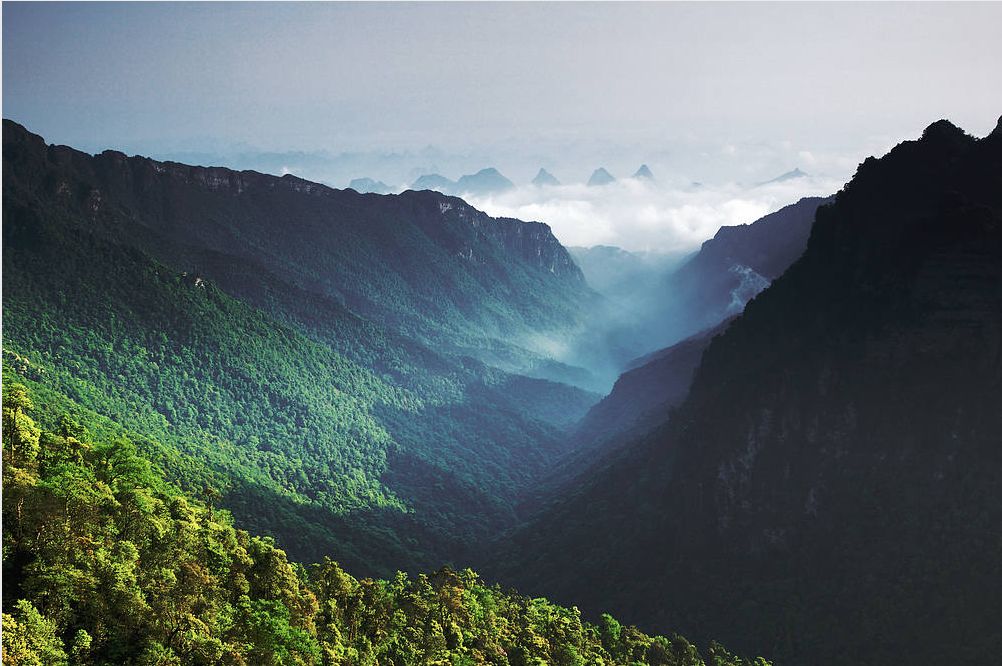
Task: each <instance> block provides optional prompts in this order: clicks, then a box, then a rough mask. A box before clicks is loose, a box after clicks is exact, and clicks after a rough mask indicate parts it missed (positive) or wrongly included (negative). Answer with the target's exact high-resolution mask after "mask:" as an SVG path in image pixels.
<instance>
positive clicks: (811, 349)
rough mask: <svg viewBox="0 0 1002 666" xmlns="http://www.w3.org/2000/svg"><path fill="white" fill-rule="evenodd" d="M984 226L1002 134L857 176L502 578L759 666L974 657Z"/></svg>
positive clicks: (944, 136)
mask: <svg viewBox="0 0 1002 666" xmlns="http://www.w3.org/2000/svg"><path fill="white" fill-rule="evenodd" d="M1000 230H1002V121H1000V125H999V127H997V128H996V130H995V131H994V132H993V133H992V134H990V135H989V136H987V137H985V138H983V139H980V140H979V139H974V138H972V137H970V136H968V135H966V134H965V133H964V132H963V131H962V130H960V129H958V128H957V127H955V126H953V125H951V124H950V123H948V122H946V121H939V122H937V123H934V124H933V125H931V126H929V128H928V129H926V130H925V132H924V133H923V135H922V137H921V138H920V139H918V140H915V141H908V142H905V143H902V144H900V145H899V146H897V147H896V148H894V149H893V150H892V151H891V152H890V153H888V154H887V155H886V156H884V157H882V158H880V159H875V158H869V159H867V160H866V161H865V162H864V163H862V164H861V165H860V167H859V169H858V171H857V173H856V175H855V177H854V178H853V179H852V181H851V182H849V183H848V184H847V185H846V186H845V188H843V189H842V190H841V191H840V192H839V193H838V194H837V195H835V197H834V200H833V201H831V202H830V203H827V204H826V205H823V206H821V207H819V208H817V214H816V221H815V223H814V225H813V227H812V230H811V233H810V238H809V241H808V243H807V247H806V250H805V251H804V253H803V256H802V257H800V258H799V259H798V260H796V261H795V262H794V263H793V264H792V265H791V266H790V267H789V268H787V269H786V270H785V272H783V273H782V275H780V276H778V277H775V279H773V280H772V282H771V284H770V285H769V286H768V287H767V288H766V289H765V290H764V291H762V292H761V293H760V294H759V295H758V296H757V297H755V298H754V299H753V300H751V302H749V303H748V305H747V307H746V308H745V309H744V311H743V313H742V314H741V315H740V316H739V317H737V318H736V319H735V320H734V321H732V322H730V323H729V324H727V325H726V326H725V328H724V329H721V330H719V331H716V332H714V333H713V335H712V338H711V339H710V341H709V343H708V345H706V349H705V351H704V352H703V353H702V357H701V360H700V361H699V363H698V365H697V366H696V369H695V372H694V375H693V378H692V382H691V388H689V390H688V392H687V395H686V397H685V399H684V400H683V401H681V403H680V404H677V406H676V407H675V408H674V409H672V408H671V405H670V404H669V405H665V406H664V407H662V408H660V409H658V410H657V411H659V412H660V414H661V416H660V418H657V417H656V416H654V417H651V416H647V417H646V418H645V419H644V420H642V421H640V422H639V426H638V427H637V428H635V429H634V430H624V431H623V433H622V439H621V440H620V441H615V442H613V443H612V444H606V445H605V446H606V447H607V448H608V449H609V450H611V451H613V452H614V455H610V456H607V457H601V456H595V459H596V460H597V461H598V462H597V464H596V465H595V467H594V468H592V469H590V470H586V471H585V472H584V473H583V474H582V475H581V476H579V478H578V480H577V481H576V482H575V483H574V484H573V485H571V486H570V487H568V486H566V485H565V486H563V489H564V493H563V494H562V495H561V496H559V497H556V498H554V499H552V500H551V503H550V504H548V505H545V506H544V507H542V508H541V509H540V508H539V507H538V505H536V508H535V510H536V514H535V518H534V519H533V521H532V523H531V524H530V525H529V526H528V527H525V528H522V529H520V530H519V531H517V532H516V533H515V534H513V535H509V536H508V537H506V540H505V547H504V548H502V550H501V551H500V552H499V553H498V558H497V561H498V566H499V567H500V568H501V569H502V570H504V571H505V572H507V573H506V576H505V580H508V581H512V582H517V583H518V584H519V585H522V586H524V587H531V588H533V589H538V590H541V591H543V592H545V593H547V594H549V595H552V596H554V597H555V598H557V599H563V600H568V599H573V601H574V603H578V604H581V606H582V608H585V609H595V608H596V607H597V606H598V605H599V604H601V607H602V608H608V607H609V604H610V603H611V604H612V607H613V608H614V610H615V611H616V612H618V613H620V614H621V615H623V616H624V617H625V618H627V619H629V620H630V621H634V622H638V623H640V624H641V626H669V625H671V626H678V627H681V628H682V629H683V631H684V632H686V633H687V634H689V635H693V636H696V637H697V638H698V637H700V636H703V635H705V634H706V633H707V632H711V631H715V632H721V633H719V634H715V635H720V636H722V637H723V639H724V640H726V641H728V642H730V643H732V644H734V645H737V646H738V647H741V646H747V645H750V644H755V645H757V646H764V647H762V649H764V650H765V651H766V653H767V654H769V655H771V656H774V657H775V658H776V660H777V663H826V664H850V663H851V664H858V663H922V664H934V663H943V662H945V661H953V662H955V663H978V662H979V661H981V660H983V659H989V660H990V658H989V657H988V656H987V655H990V654H994V653H995V651H997V650H998V649H999V647H1000V645H1002V634H1000V633H999V631H998V627H997V626H996V622H995V621H994V613H993V611H992V609H993V608H995V607H997V605H998V603H999V601H1000V599H1002V577H1000V576H999V575H998V569H997V566H996V565H997V561H998V555H999V553H1000V552H1002V541H1000V535H999V532H998V530H997V529H996V528H995V526H997V525H998V524H1000V520H1002V502H1000V501H999V494H998V489H999V485H998V483H999V479H1000V478H1002V458H1000V456H999V447H998V433H999V432H1002V411H1000V410H999V408H998V407H999V405H1000V404H1002V364H1000V358H1002V356H1000V340H1002V337H1000V333H999V332H1000V331H1002V308H1000V306H999V300H998V298H999V294H1000V293H1002V291H1000V290H1002V233H1000ZM759 268H763V270H764V267H763V266H759ZM693 342H696V343H698V344H701V343H699V340H698V339H697V340H694V341H693ZM660 358H661V360H662V361H664V362H666V367H665V368H664V369H658V368H657V366H656V365H655V366H650V364H648V365H647V366H642V367H647V368H649V370H650V371H651V372H652V373H653V374H654V375H655V377H656V378H657V379H658V380H660V381H664V380H662V379H661V377H667V378H669V379H670V377H671V376H672V375H673V374H674V373H678V371H679V370H678V367H677V365H674V366H673V364H672V363H670V359H671V355H670V353H669V354H667V355H663V356H661V357H660ZM657 361H658V359H657V358H655V359H654V361H653V362H654V363H657ZM632 372H633V373H636V372H637V371H636V370H635V371H632ZM621 381H622V382H624V384H626V383H629V382H630V381H631V373H628V374H627V375H624V377H623V379H622V380H621ZM647 381H651V380H650V379H648V380H647ZM625 389H626V387H625V386H623V387H622V389H621V390H625ZM613 395H615V391H614V393H613ZM612 397H613V396H610V398H608V399H607V401H608V400H610V399H611V398H612ZM599 409H609V406H608V405H605V406H596V407H595V408H594V409H593V411H596V410H599ZM634 422H636V421H634ZM609 447H612V448H609ZM539 552H545V553H548V554H550V555H549V557H546V558H539V557H538V556H536V555H535V554H536V553H539ZM530 553H531V554H533V555H528V556H527V555H523V554H530Z"/></svg>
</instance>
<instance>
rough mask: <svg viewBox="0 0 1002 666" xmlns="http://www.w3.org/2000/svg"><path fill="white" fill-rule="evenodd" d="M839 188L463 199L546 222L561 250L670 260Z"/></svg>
mask: <svg viewBox="0 0 1002 666" xmlns="http://www.w3.org/2000/svg"><path fill="white" fill-rule="evenodd" d="M842 184H843V183H842V182H840V181H839V180H837V179H833V178H826V177H816V176H805V177H799V178H793V179H790V180H786V181H782V182H774V183H767V184H763V185H754V186H748V185H742V184H739V183H725V184H720V185H712V186H707V185H700V184H696V183H662V182H658V181H654V182H650V181H644V180H635V179H632V178H630V179H622V180H618V181H616V182H614V183H611V184H609V185H604V186H598V187H588V186H587V185H584V184H573V185H559V186H551V187H537V186H534V185H522V186H519V187H516V188H514V189H511V190H508V191H505V192H501V193H496V194H492V195H487V196H476V195H472V194H470V195H465V196H464V198H465V199H466V200H467V201H468V202H469V203H470V204H472V205H473V206H475V207H477V208H479V209H481V210H483V211H485V212H487V213H488V214H490V215H493V216H495V217H514V218H518V219H520V220H532V221H538V222H545V223H546V224H549V225H550V227H551V228H552V229H553V233H554V235H555V236H556V237H557V238H558V239H559V240H560V242H561V243H563V244H564V245H565V246H582V247H590V246H593V245H614V246H618V247H621V248H623V249H626V250H633V251H649V252H659V253H669V254H676V253H680V252H687V251H690V250H694V249H696V248H698V247H699V245H700V244H701V243H702V242H703V241H705V240H706V239H708V238H710V237H712V236H713V235H714V234H715V233H716V232H717V230H718V229H720V227H722V226H731V225H738V224H749V223H751V222H754V221H755V220H757V219H759V218H760V217H762V216H763V215H766V214H768V213H770V212H773V211H775V210H778V209H779V208H782V207H783V206H785V205H787V204H791V203H795V202H796V201H798V200H799V199H801V198H802V197H806V196H827V195H829V194H833V193H835V192H837V191H838V190H839V189H840V188H841V186H842Z"/></svg>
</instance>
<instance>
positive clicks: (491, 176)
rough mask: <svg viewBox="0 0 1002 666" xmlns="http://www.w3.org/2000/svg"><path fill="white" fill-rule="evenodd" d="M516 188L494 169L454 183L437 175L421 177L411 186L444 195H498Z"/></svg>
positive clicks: (463, 177) (482, 170) (491, 168)
mask: <svg viewBox="0 0 1002 666" xmlns="http://www.w3.org/2000/svg"><path fill="white" fill-rule="evenodd" d="M513 187H515V184H514V183H512V182H511V181H510V180H508V179H507V178H505V177H504V175H502V173H501V172H500V171H498V170H497V169H495V168H493V167H489V168H486V169H481V170H480V171H478V172H476V173H474V174H467V175H465V176H461V177H460V179H459V180H458V181H452V180H449V179H448V178H446V177H445V176H442V175H439V174H437V173H434V174H427V175H424V176H421V177H420V178H418V179H417V180H415V181H414V183H413V184H412V185H411V189H412V190H435V191H437V192H441V193H443V194H455V195H464V194H473V195H480V196H483V195H487V194H498V193H500V192H504V191H506V190H510V189H512V188H513Z"/></svg>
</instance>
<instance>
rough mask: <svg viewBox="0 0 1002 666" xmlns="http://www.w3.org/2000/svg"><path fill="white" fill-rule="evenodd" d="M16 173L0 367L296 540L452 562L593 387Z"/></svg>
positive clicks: (371, 563)
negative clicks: (528, 371)
mask: <svg viewBox="0 0 1002 666" xmlns="http://www.w3.org/2000/svg"><path fill="white" fill-rule="evenodd" d="M5 159H8V154H7V151H6V150H5ZM11 161H13V160H11ZM14 171H15V172H16V173H17V175H21V176H23V175H24V173H23V171H24V170H23V169H20V170H18V169H17V168H15V169H14ZM17 182H18V181H17V179H16V178H12V179H11V180H9V181H8V180H5V186H4V187H5V189H4V192H5V196H4V258H3V265H4V288H5V289H4V304H3V306H4V378H5V380H6V381H9V382H22V383H25V384H27V385H29V386H31V388H32V389H33V390H34V391H35V392H36V394H37V395H38V396H39V399H42V400H44V401H45V403H46V404H47V405H51V407H52V408H53V411H52V413H61V412H63V411H68V412H71V413H74V415H75V416H76V417H77V418H84V415H85V414H87V415H88V416H86V418H88V419H90V420H94V419H95V417H94V415H100V416H101V417H104V419H105V421H104V423H105V425H104V426H102V427H105V428H108V429H109V432H114V433H118V434H127V435H128V436H129V437H130V438H132V439H133V440H134V441H136V443H137V445H138V446H139V447H140V449H141V450H142V452H143V454H144V455H146V456H148V457H149V458H150V459H151V460H152V461H154V462H155V463H156V464H158V465H159V466H160V467H161V468H162V469H163V470H164V472H165V474H166V475H167V477H168V478H170V479H171V480H172V481H173V482H176V483H178V484H179V485H181V487H183V488H185V489H186V490H188V491H190V492H192V493H196V494H199V495H201V494H202V493H203V490H204V489H206V488H211V489H213V490H214V491H215V492H219V493H220V494H221V495H222V498H221V503H222V504H223V505H224V506H226V507H227V508H228V509H230V510H231V511H232V512H233V513H234V515H235V516H236V518H237V520H238V522H239V523H240V524H241V525H242V526H244V527H246V528H248V529H253V530H255V531H257V532H260V533H265V534H272V535H274V536H276V537H277V538H278V539H279V540H280V541H281V542H282V544H283V546H284V547H286V548H288V549H289V551H290V552H292V553H294V554H295V555H296V556H297V557H301V558H303V559H317V558H319V557H321V556H322V555H323V553H325V552H328V551H329V550H330V549H331V548H332V547H333V546H334V544H337V545H338V548H339V549H340V551H341V552H342V553H343V560H344V561H345V563H346V564H348V565H350V566H351V567H352V569H353V570H355V571H360V572H364V573H366V574H380V575H389V574H391V573H392V572H393V571H394V570H396V569H397V568H401V567H406V568H425V569H427V568H432V567H435V566H439V565H440V564H441V563H443V562H456V561H463V560H466V559H467V558H468V552H469V548H470V544H473V543H474V542H477V541H482V540H483V539H484V538H485V537H487V536H490V535H493V534H496V533H497V532H499V531H501V530H503V529H504V528H505V527H507V526H510V525H511V524H512V523H513V521H514V508H513V507H514V506H515V503H516V502H517V501H518V498H519V495H520V494H521V493H522V492H523V491H524V490H525V489H526V488H529V487H530V486H531V485H532V484H533V483H534V481H535V479H536V478H537V477H538V476H539V475H540V474H541V473H543V471H544V470H545V469H547V468H548V467H549V466H550V465H552V463H553V462H554V461H555V460H557V459H558V457H559V456H560V455H561V454H562V453H563V450H564V449H563V448H562V447H565V446H566V444H565V442H564V440H563V433H562V426H563V425H564V424H565V423H567V422H569V421H571V420H573V419H574V418H575V417H576V416H578V415H581V414H583V413H584V411H585V410H586V409H587V407H588V406H589V405H590V403H591V401H592V399H593V397H592V396H590V395H589V394H586V393H584V392H583V391H580V390H577V389H573V388H571V387H567V386H563V385H559V384H555V383H552V382H546V381H542V380H534V379H528V378H524V377H517V376H513V375H509V374H506V373H503V372H500V371H498V370H495V369H491V368H488V367H486V366H484V365H483V364H482V363H480V362H477V361H475V360H472V359H469V358H454V357H450V356H446V355H442V354H439V353H436V352H435V351H433V350H431V349H429V348H427V347H424V346H422V345H421V344H420V343H417V342H414V341H408V340H406V339H404V338H401V337H400V336H399V335H397V334H391V333H387V332H386V331H385V330H384V329H381V328H380V327H379V326H377V325H376V324H373V323H372V322H367V321H365V320H363V319H361V318H359V317H358V316H356V315H354V314H352V313H351V312H349V311H347V310H345V309H344V308H343V307H341V308H339V307H337V306H336V305H335V304H333V302H332V301H331V300H330V299H324V298H321V297H319V296H316V295H315V294H313V295H312V296H311V295H309V294H308V293H307V292H305V291H303V290H297V289H295V288H293V287H291V286H289V285H288V284H287V283H284V282H281V281H277V280H273V279H268V278H266V272H262V275H264V277H262V276H258V277H256V278H254V279H251V278H246V279H239V280H238V279H237V278H236V277H234V276H233V275H231V274H225V275H224V273H225V272H221V273H220V275H221V276H223V277H225V279H224V280H223V282H224V286H225V287H227V288H228V289H229V291H226V290H224V289H223V288H221V287H219V286H217V285H216V283H215V282H214V281H212V280H209V279H205V278H202V277H200V276H196V275H194V274H189V273H185V272H184V271H182V270H179V269H176V268H171V267H170V266H168V265H165V264H164V263H161V262H160V261H158V260H156V259H155V258H153V257H151V256H150V254H149V253H148V251H147V250H146V249H140V248H137V247H134V246H132V245H130V244H129V243H126V242H124V240H123V234H124V233H126V231H127V232H128V233H132V234H139V235H141V233H140V232H139V231H137V230H136V229H135V228H134V227H135V225H133V227H128V228H127V230H126V231H122V230H119V231H120V233H119V232H114V233H113V232H112V231H111V230H110V229H107V228H103V227H102V225H103V224H108V225H110V224H112V222H110V221H108V220H103V221H101V222H100V223H94V224H91V222H90V221H88V220H86V219H85V218H84V217H83V214H82V213H81V211H80V210H78V209H77V207H76V205H75V204H70V205H66V204H65V202H63V201H61V200H58V199H56V200H49V199H48V198H47V195H46V196H43V194H44V193H42V194H40V193H39V192H37V191H24V190H22V189H21V188H20V187H18V186H17ZM109 199H110V195H108V196H107V198H105V199H104V201H106V202H107V201H109ZM116 220H117V218H116ZM241 265H243V266H245V269H243V270H244V271H245V272H246V273H255V271H253V270H251V269H248V268H246V266H247V265H248V264H241ZM249 265H250V266H251V268H253V265H252V264H249ZM255 274H256V273H255ZM241 275H243V273H241ZM226 276H228V277H226ZM233 294H237V295H238V297H234V295H233ZM46 425H48V426H50V427H54V426H55V424H46Z"/></svg>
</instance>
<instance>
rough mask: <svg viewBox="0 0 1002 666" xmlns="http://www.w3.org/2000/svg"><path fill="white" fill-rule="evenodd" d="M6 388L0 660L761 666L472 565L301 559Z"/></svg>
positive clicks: (133, 455) (121, 449)
mask: <svg viewBox="0 0 1002 666" xmlns="http://www.w3.org/2000/svg"><path fill="white" fill-rule="evenodd" d="M4 391H5V392H4V402H3V527H4V549H3V552H4V558H3V663H4V664H5V665H6V664H12V665H13V664H44V665H45V666H61V665H64V664H73V665H83V664H94V665H95V666H104V665H111V664H115V665H119V666H121V665H125V666H131V665H150V664H160V665H167V664H185V665H192V666H201V665H205V666H208V665H210V664H231V665H234V666H237V665H241V664H288V665H302V666H307V665H310V666H312V665H319V664H346V665H351V666H356V665H361V664H397V665H400V666H404V665H405V664H421V663H424V664H432V663H459V664H479V663H496V664H512V665H518V666H521V665H528V664H538V663H550V664H566V665H577V664H586V663H588V664H651V665H652V666H655V665H665V666H705V665H706V664H710V665H711V666H753V664H754V666H766V662H765V661H764V660H761V659H757V660H755V661H754V662H752V661H750V660H746V659H742V658H739V657H736V656H734V655H732V654H731V653H730V652H728V651H727V650H726V649H724V648H723V647H721V646H720V645H718V644H716V643H711V644H709V646H708V648H707V649H706V650H705V651H703V654H704V655H706V657H707V660H705V661H704V659H703V657H702V656H701V655H700V650H698V649H697V648H696V647H695V646H694V645H692V644H690V643H689V642H688V641H686V640H685V639H684V638H682V637H680V636H677V635H672V636H670V637H665V636H647V635H645V634H643V633H641V632H640V631H638V630H637V629H635V628H634V627H623V626H621V625H620V624H619V623H618V622H617V621H616V620H614V619H613V618H612V617H610V616H608V615H603V616H602V617H601V619H600V621H599V622H598V623H597V624H591V623H588V622H585V621H583V620H582V618H581V613H580V611H578V610H577V609H576V608H562V607H559V606H555V605H553V604H552V603H550V602H548V601H547V600H545V599H541V598H535V599H531V598H527V597H523V596H520V595H518V594H516V593H514V592H510V591H504V590H502V589H501V588H499V587H497V586H493V587H489V586H488V585H486V584H485V583H484V582H482V581H481V580H480V579H479V578H478V577H477V575H476V574H475V573H474V572H473V571H471V570H469V569H466V570H463V571H453V570H451V569H448V568H443V569H441V570H439V571H438V572H437V573H434V574H432V575H426V574H419V575H417V576H410V577H409V576H407V575H405V574H403V573H397V574H396V575H395V576H393V577H391V578H390V579H387V580H372V579H369V578H365V579H358V578H355V577H353V576H351V575H350V574H348V573H346V572H345V571H344V570H343V569H342V568H341V567H340V566H339V565H338V564H337V562H335V561H334V560H333V559H331V558H330V557H325V558H324V559H323V560H322V561H321V562H319V563H317V564H315V565H312V566H309V567H307V566H303V565H300V564H296V563H291V562H289V560H288V559H287V557H286V553H285V552H284V551H283V550H281V549H280V548H278V547H276V545H275V543H274V541H272V540H271V539H268V538H262V537H260V536H254V535H251V534H249V533H248V532H246V531H243V530H239V529H235V528H234V527H233V522H232V519H231V517H230V516H229V514H228V513H227V512H226V511H221V510H219V509H218V508H216V507H214V506H213V505H212V504H211V503H209V504H206V503H205V502H202V501H199V500H197V499H194V498H192V497H190V496H186V495H185V494H183V493H182V492H181V491H180V490H179V489H178V488H177V487H175V486H173V485H171V484H168V483H166V482H164V481H163V480H162V479H161V478H160V477H159V475H158V473H157V471H156V469H155V467H154V466H151V465H150V463H149V462H148V461H147V460H145V459H144V458H143V457H142V456H140V455H139V454H138V453H137V451H136V448H135V446H134V445H133V444H132V443H131V442H130V441H129V440H127V439H125V438H121V437H115V438H110V439H102V438H94V437H92V436H91V435H90V433H88V431H87V428H86V426H85V425H84V423H90V422H89V421H85V422H84V423H81V422H80V421H77V420H75V419H72V418H69V417H68V416H66V415H62V416H59V417H57V416H56V414H55V413H44V412H43V413H41V414H40V413H39V410H38V409H36V407H35V405H34V404H33V403H32V396H31V395H30V394H29V393H28V392H27V391H26V390H25V388H24V386H21V385H17V384H13V385H12V384H5V386H4ZM33 416H43V417H44V419H43V420H45V421H51V422H56V423H58V426H57V427H56V428H55V429H54V430H44V429H40V428H39V427H38V426H37V425H36V423H35V420H34V419H33ZM335 554H336V551H335Z"/></svg>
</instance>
